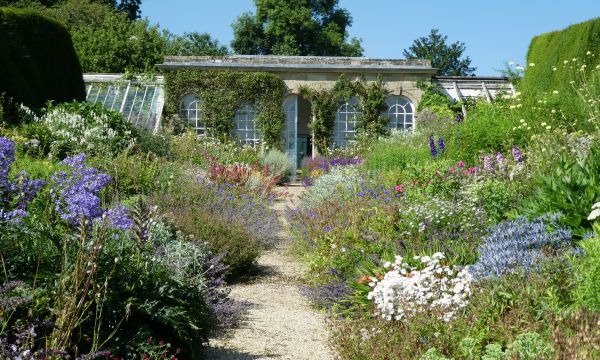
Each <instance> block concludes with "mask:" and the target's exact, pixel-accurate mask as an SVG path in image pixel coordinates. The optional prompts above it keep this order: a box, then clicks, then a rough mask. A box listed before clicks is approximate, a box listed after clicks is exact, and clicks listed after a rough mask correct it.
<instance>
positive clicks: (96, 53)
mask: <svg viewBox="0 0 600 360" xmlns="http://www.w3.org/2000/svg"><path fill="white" fill-rule="evenodd" d="M42 1H43V3H42V2H40V1H38V0H20V1H18V2H15V1H12V6H17V7H21V8H29V9H31V10H34V11H37V12H38V13H41V14H43V15H45V16H48V17H51V18H53V19H55V20H58V21H59V22H61V23H62V24H63V25H65V27H66V28H67V30H68V31H69V33H70V34H71V37H72V39H73V45H74V47H75V50H76V52H77V56H78V58H79V61H80V63H81V67H82V69H83V71H84V72H108V73H123V72H131V73H140V72H152V71H154V69H155V65H156V64H157V63H160V62H162V60H163V57H164V56H165V55H181V56H189V55H195V56H198V55H227V54H228V49H227V48H226V47H225V46H223V45H220V44H219V42H218V41H217V40H213V39H212V38H211V36H210V35H209V34H206V33H197V32H192V33H185V34H183V35H177V34H173V33H170V32H169V31H167V30H161V29H160V28H159V27H158V25H151V24H150V23H149V22H148V20H141V19H131V18H130V16H129V14H127V13H126V12H124V11H120V10H117V7H118V6H116V5H115V4H116V3H117V2H116V1H112V0H63V1H56V0H42ZM1 2H2V0H0V3H1ZM136 2H137V3H138V4H139V3H140V2H141V1H136ZM120 3H123V4H125V3H131V2H126V1H121V2H120ZM47 5H50V7H48V6H47Z"/></svg>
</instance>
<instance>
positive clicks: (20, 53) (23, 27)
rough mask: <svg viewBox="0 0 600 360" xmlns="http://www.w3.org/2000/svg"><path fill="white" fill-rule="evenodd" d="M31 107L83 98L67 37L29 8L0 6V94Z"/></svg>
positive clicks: (80, 81)
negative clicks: (49, 102) (5, 94)
mask: <svg viewBox="0 0 600 360" xmlns="http://www.w3.org/2000/svg"><path fill="white" fill-rule="evenodd" d="M3 92H6V93H7V94H8V95H9V96H11V97H13V98H14V99H15V100H16V101H17V102H19V103H24V104H25V105H27V106H29V107H32V108H40V107H42V106H43V105H44V104H45V103H46V102H47V101H48V100H54V101H56V102H65V101H73V100H79V101H82V100H85V89H84V84H83V77H82V73H81V66H80V65H79V60H78V59H77V55H76V54H75V50H74V48H73V43H72V41H71V36H70V35H69V33H68V32H67V30H66V29H65V28H64V27H63V26H62V25H61V24H59V23H58V22H56V21H54V20H50V19H48V18H45V17H44V16H41V15H39V14H37V13H35V12H32V11H25V10H17V9H9V8H0V93H3Z"/></svg>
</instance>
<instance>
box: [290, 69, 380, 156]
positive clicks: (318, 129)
mask: <svg viewBox="0 0 600 360" xmlns="http://www.w3.org/2000/svg"><path fill="white" fill-rule="evenodd" d="M300 92H301V93H302V94H303V95H304V96H305V97H306V98H307V99H308V100H309V101H310V103H311V111H312V113H313V120H312V121H311V122H310V124H309V126H310V128H311V129H312V130H313V134H314V139H313V141H314V142H315V146H316V147H317V150H318V151H319V152H320V153H321V154H326V153H327V150H328V148H329V147H330V146H331V142H332V140H333V132H334V126H335V116H336V111H337V109H338V107H339V105H340V100H345V101H348V100H350V98H352V97H354V96H356V97H357V98H358V99H359V100H360V105H359V107H360V110H361V116H360V118H359V119H358V123H357V130H358V132H359V135H363V136H367V137H369V138H370V137H373V136H379V135H383V134H386V133H387V132H388V131H387V128H386V126H387V124H388V122H389V119H387V118H386V117H384V116H381V113H382V112H383V111H384V110H385V99H386V95H387V92H386V91H385V89H384V87H383V83H382V81H381V79H379V78H378V79H377V81H375V82H373V83H371V84H367V82H366V80H365V79H364V78H363V79H359V80H357V81H350V80H349V79H348V78H347V77H346V76H345V75H340V77H339V78H338V80H337V81H336V83H335V85H334V86H333V89H332V90H331V91H327V90H318V89H312V88H308V87H302V88H301V89H300Z"/></svg>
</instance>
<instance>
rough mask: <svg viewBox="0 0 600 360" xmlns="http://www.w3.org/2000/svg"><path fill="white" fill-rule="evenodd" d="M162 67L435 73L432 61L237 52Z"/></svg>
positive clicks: (168, 61) (169, 60) (172, 59)
mask: <svg viewBox="0 0 600 360" xmlns="http://www.w3.org/2000/svg"><path fill="white" fill-rule="evenodd" d="M157 67H158V68H159V69H164V70H180V69H196V70H218V69H227V70H240V71H268V72H290V71H293V72H333V73H341V72H350V73H425V74H434V73H435V71H436V69H434V68H432V67H431V65H430V62H429V61H428V60H394V59H369V58H355V57H324V56H323V57H321V56H256V55H235V56H224V57H211V56H189V57H188V56H168V57H166V58H165V61H164V63H163V64H158V65H157Z"/></svg>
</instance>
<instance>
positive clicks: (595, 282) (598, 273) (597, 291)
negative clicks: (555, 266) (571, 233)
mask: <svg viewBox="0 0 600 360" xmlns="http://www.w3.org/2000/svg"><path fill="white" fill-rule="evenodd" d="M579 246H580V247H581V249H582V250H583V254H582V255H580V256H576V257H573V259H572V261H573V272H574V278H575V283H576V285H575V291H574V297H575V301H576V304H577V305H578V306H581V307H585V308H587V309H589V310H591V311H596V312H598V311H600V240H599V239H598V238H597V237H595V238H591V239H586V240H582V241H581V242H580V243H579Z"/></svg>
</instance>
